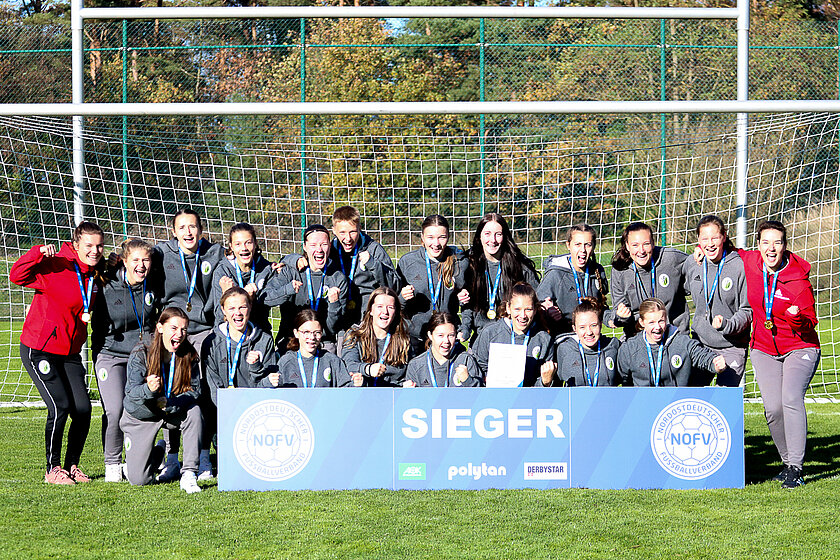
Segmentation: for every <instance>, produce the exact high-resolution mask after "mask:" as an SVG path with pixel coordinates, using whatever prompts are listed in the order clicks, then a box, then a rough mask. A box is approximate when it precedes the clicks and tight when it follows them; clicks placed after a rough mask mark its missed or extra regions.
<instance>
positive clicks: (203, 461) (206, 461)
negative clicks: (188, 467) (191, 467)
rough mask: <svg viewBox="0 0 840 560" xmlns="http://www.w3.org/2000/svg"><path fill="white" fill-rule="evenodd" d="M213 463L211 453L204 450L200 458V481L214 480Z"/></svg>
mask: <svg viewBox="0 0 840 560" xmlns="http://www.w3.org/2000/svg"><path fill="white" fill-rule="evenodd" d="M213 478H214V477H213V463H211V462H210V452H209V451H207V450H202V451H201V454H200V455H199V458H198V480H213Z"/></svg>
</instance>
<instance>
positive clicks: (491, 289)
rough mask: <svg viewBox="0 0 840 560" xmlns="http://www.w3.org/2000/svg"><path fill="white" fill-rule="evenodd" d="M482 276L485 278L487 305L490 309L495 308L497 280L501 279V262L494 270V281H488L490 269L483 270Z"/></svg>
mask: <svg viewBox="0 0 840 560" xmlns="http://www.w3.org/2000/svg"><path fill="white" fill-rule="evenodd" d="M484 276H485V277H486V278H487V305H488V306H489V307H488V309H489V310H490V311H495V309H496V295H497V294H498V293H499V283H500V282H499V281H500V280H501V279H502V263H499V268H498V269H497V270H496V281H495V283H493V284H491V283H490V271H489V270H485V271H484Z"/></svg>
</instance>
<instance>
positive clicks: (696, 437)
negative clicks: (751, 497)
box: [650, 399, 732, 480]
mask: <svg viewBox="0 0 840 560" xmlns="http://www.w3.org/2000/svg"><path fill="white" fill-rule="evenodd" d="M731 443H732V434H731V432H730V429H729V423H728V422H727V421H726V418H725V417H724V416H723V414H721V412H720V411H719V410H718V409H717V408H715V407H714V406H712V405H711V404H709V403H708V402H706V401H704V400H701V399H681V400H678V401H676V402H673V403H671V404H669V405H668V406H666V407H665V408H663V409H662V411H661V412H660V413H659V415H658V416H657V417H656V420H654V421H653V426H652V427H651V430H650V447H651V451H653V456H654V457H656V462H657V463H659V466H661V467H662V468H663V469H664V470H665V471H666V472H668V473H670V474H672V475H674V476H675V477H677V478H681V479H683V480H700V479H702V478H706V477H708V476H710V475H711V474H713V473H715V472H716V471H717V470H718V469H719V468H720V467H721V466H723V464H724V463H725V462H726V459H727V457H729V449H730V447H731Z"/></svg>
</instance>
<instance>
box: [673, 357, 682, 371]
mask: <svg viewBox="0 0 840 560" xmlns="http://www.w3.org/2000/svg"><path fill="white" fill-rule="evenodd" d="M682 363H683V359H682V356H680V355H679V354H674V355H673V356H671V365H672V366H674V368H676V369H679V367H680V366H681V365H682Z"/></svg>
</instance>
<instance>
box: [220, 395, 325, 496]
mask: <svg viewBox="0 0 840 560" xmlns="http://www.w3.org/2000/svg"><path fill="white" fill-rule="evenodd" d="M314 448H315V432H314V431H313V429H312V423H311V422H310V421H309V418H307V416H306V414H304V413H303V411H302V410H301V409H299V408H298V407H296V406H295V405H293V404H291V403H289V402H286V401H281V400H267V401H261V402H258V403H256V404H254V405H252V406H250V407H248V409H247V410H245V412H243V413H242V415H241V416H240V417H239V420H237V421H236V426H235V427H234V429H233V452H234V455H236V459H237V460H238V461H239V464H240V465H242V468H243V469H245V470H246V471H247V472H248V473H249V474H251V475H253V476H255V477H256V478H259V479H260V480H266V481H269V482H277V481H281V480H286V479H289V478H292V477H293V476H295V475H296V474H298V473H299V472H300V471H302V470H303V468H304V467H305V466H306V465H307V463H309V459H310V458H311V457H312V451H313V450H314Z"/></svg>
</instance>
